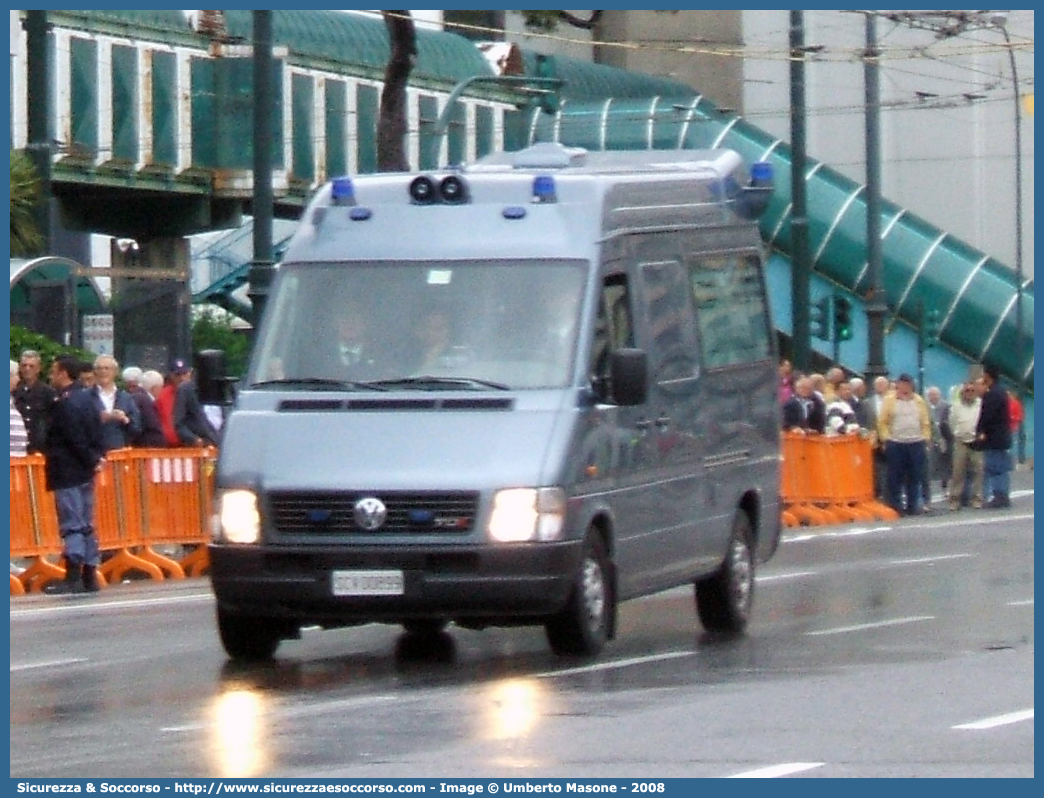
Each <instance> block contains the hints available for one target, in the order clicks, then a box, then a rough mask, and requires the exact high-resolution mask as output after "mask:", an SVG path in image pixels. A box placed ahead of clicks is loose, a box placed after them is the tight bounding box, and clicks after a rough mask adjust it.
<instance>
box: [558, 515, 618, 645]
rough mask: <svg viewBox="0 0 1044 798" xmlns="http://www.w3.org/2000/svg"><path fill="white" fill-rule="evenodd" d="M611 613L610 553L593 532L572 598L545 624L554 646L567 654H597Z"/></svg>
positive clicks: (585, 546) (571, 594)
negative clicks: (607, 552)
mask: <svg viewBox="0 0 1044 798" xmlns="http://www.w3.org/2000/svg"><path fill="white" fill-rule="evenodd" d="M612 613H613V591H612V586H611V584H610V579H609V556H608V555H607V554H606V551H605V544H604V543H603V542H602V539H601V537H600V536H599V535H598V534H596V533H595V532H590V533H588V535H587V539H586V540H585V541H584V554H583V557H582V558H581V560H580V569H579V571H578V572H577V575H576V581H575V582H574V584H573V590H572V592H571V593H570V596H569V600H568V601H567V602H566V605H565V607H563V608H562V609H561V610H560V611H559V612H557V613H556V614H555V615H553V616H551V618H549V619H548V621H547V623H546V624H545V627H544V628H545V630H546V632H547V640H548V643H550V644H551V650H552V651H554V652H555V653H556V654H559V655H564V656H568V655H574V656H593V655H595V654H597V653H598V652H599V651H601V650H602V647H603V646H604V645H605V642H606V640H607V639H608V637H609V622H610V619H611V618H612Z"/></svg>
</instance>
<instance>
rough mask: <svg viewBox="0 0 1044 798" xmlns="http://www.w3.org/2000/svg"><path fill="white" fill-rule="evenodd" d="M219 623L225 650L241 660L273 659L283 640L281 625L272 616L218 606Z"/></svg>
mask: <svg viewBox="0 0 1044 798" xmlns="http://www.w3.org/2000/svg"><path fill="white" fill-rule="evenodd" d="M217 623H218V634H219V636H220V637H221V645H223V646H224V647H225V653H227V654H228V656H229V657H230V658H231V659H234V660H237V661H240V662H258V661H261V660H266V659H271V658H272V655H273V654H275V652H276V649H277V648H279V642H280V640H282V634H281V629H280V626H279V624H278V623H277V622H276V621H274V620H272V619H271V618H256V617H250V616H245V615H238V614H236V613H234V612H229V611H227V610H223V609H221V608H220V607H218V611H217Z"/></svg>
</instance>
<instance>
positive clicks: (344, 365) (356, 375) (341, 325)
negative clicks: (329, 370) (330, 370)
mask: <svg viewBox="0 0 1044 798" xmlns="http://www.w3.org/2000/svg"><path fill="white" fill-rule="evenodd" d="M335 357H336V358H337V361H338V363H339V364H340V373H341V374H343V375H344V376H345V377H347V378H348V379H369V378H372V377H373V376H374V371H375V369H376V364H377V360H378V358H377V352H376V348H375V346H374V345H373V341H372V339H371V338H370V336H369V324H368V321H367V317H366V313H365V311H364V309H363V307H362V304H361V303H360V302H359V301H358V300H356V299H354V298H352V299H349V300H348V301H347V302H345V304H344V307H343V308H342V309H341V312H340V318H339V320H338V322H337V344H336V353H335Z"/></svg>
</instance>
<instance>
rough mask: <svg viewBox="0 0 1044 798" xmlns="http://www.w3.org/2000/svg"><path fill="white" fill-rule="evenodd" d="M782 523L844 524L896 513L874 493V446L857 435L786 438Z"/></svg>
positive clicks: (782, 473)
mask: <svg viewBox="0 0 1044 798" xmlns="http://www.w3.org/2000/svg"><path fill="white" fill-rule="evenodd" d="M782 447H783V448H782V451H783V464H782V470H781V486H780V494H781V499H782V502H783V513H782V520H783V525H784V526H788V527H793V526H800V525H805V524H807V525H810V526H816V525H825V524H841V523H847V522H851V521H872V520H890V519H894V518H897V517H898V514H897V513H896V512H895V511H894V510H893V509H892V508H891V507H888V506H886V505H884V504H882V503H881V502H879V501H877V499H876V498H875V496H874V466H873V450H872V448H871V446H870V441H868V440H866V439H864V438H862V437H860V436H859V435H837V436H824V435H801V434H799V433H792V432H787V433H783V437H782Z"/></svg>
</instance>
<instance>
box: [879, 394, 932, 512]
mask: <svg viewBox="0 0 1044 798" xmlns="http://www.w3.org/2000/svg"><path fill="white" fill-rule="evenodd" d="M931 435H932V424H931V419H930V417H929V415H928V405H927V403H926V402H925V401H924V399H922V398H921V397H920V396H918V395H917V394H916V393H915V392H914V386H913V377H911V376H910V375H909V374H900V375H899V378H898V379H897V380H896V383H895V391H894V392H893V393H890V394H888V395H887V396H886V397H885V398H884V401H883V402H882V403H881V408H880V410H879V412H878V415H877V437H878V440H879V441H881V442H882V444H883V445H884V450H885V462H886V464H887V477H886V490H885V501H887V502H888V504H889V505H890V506H891V507H892V509H894V510H895V511H896V512H898V513H900V514H905V515H915V514H918V513H923V512H925V507H924V503H923V491H922V490H921V477H922V475H923V473H924V468H925V457H926V456H927V447H928V441H930V440H931ZM904 498H905V501H904Z"/></svg>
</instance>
